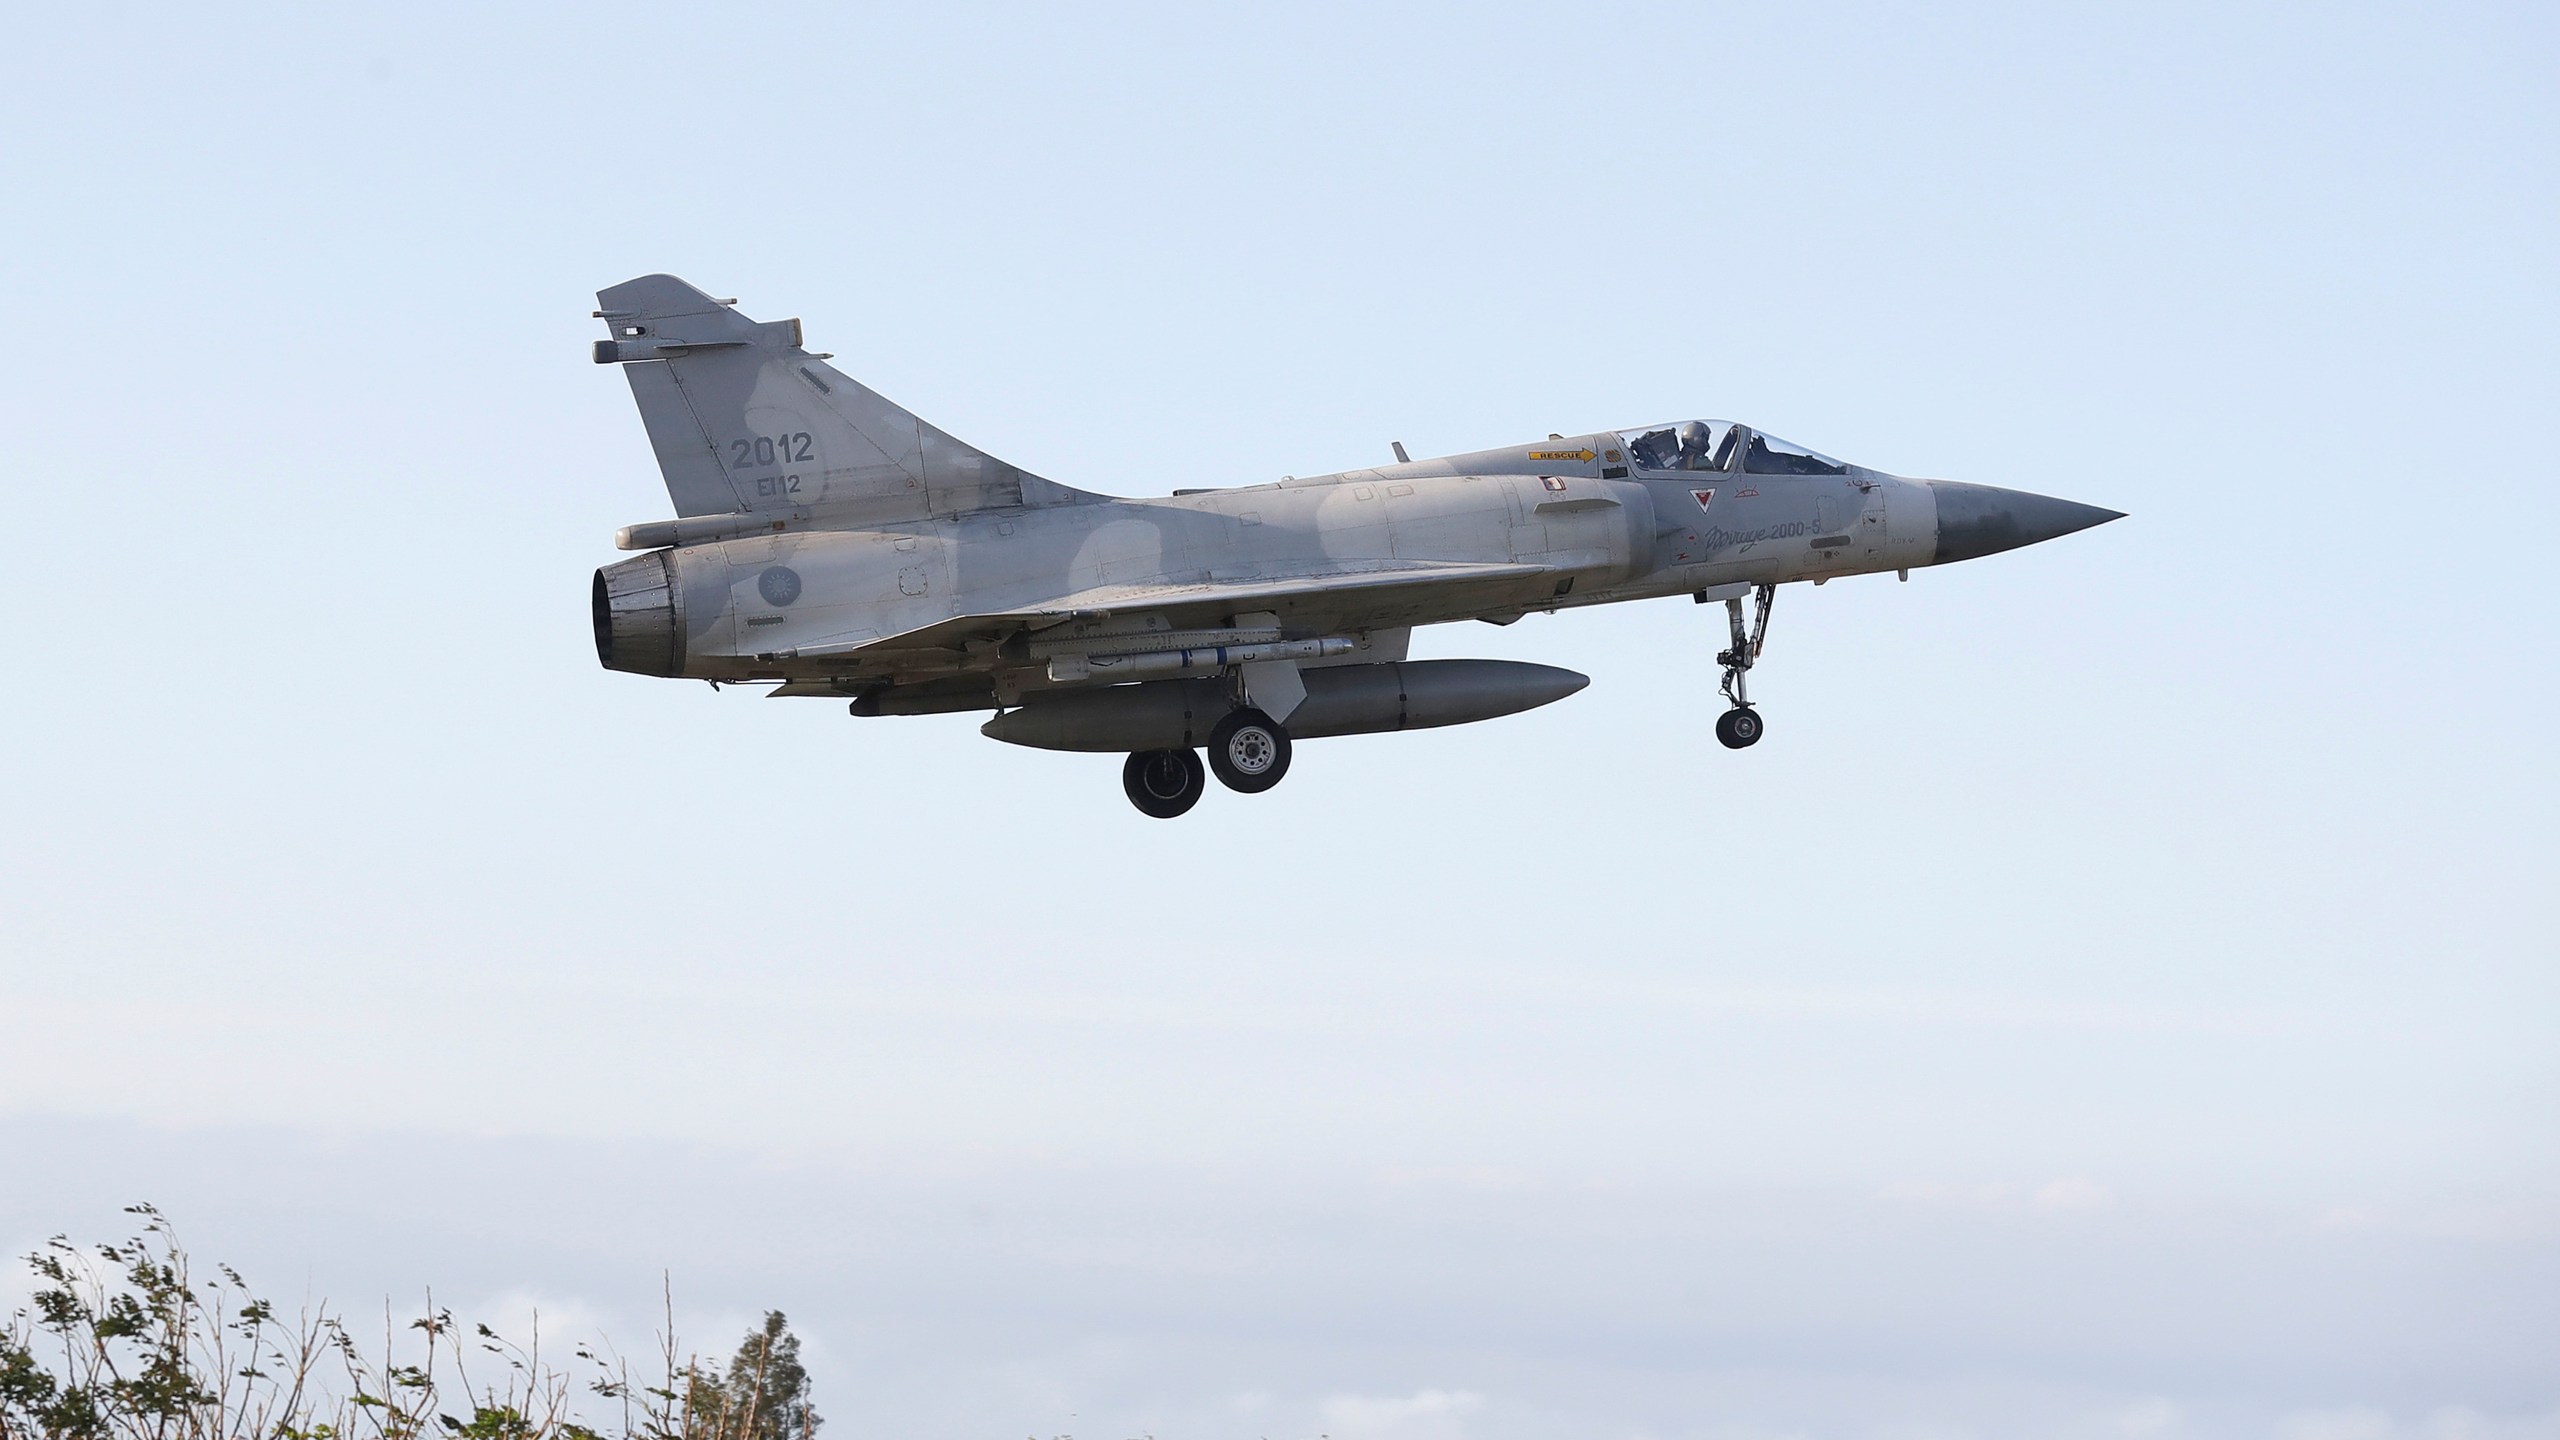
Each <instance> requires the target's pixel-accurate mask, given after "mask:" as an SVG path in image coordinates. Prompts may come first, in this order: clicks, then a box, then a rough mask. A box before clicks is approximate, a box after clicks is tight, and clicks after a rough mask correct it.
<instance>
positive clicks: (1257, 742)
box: [1209, 710, 1289, 795]
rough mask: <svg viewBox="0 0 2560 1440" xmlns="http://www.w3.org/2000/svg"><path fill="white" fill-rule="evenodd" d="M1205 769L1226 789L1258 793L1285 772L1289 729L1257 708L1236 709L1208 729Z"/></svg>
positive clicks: (1248, 793)
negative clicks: (1282, 726)
mask: <svg viewBox="0 0 2560 1440" xmlns="http://www.w3.org/2000/svg"><path fill="white" fill-rule="evenodd" d="M1209 768H1210V770H1211V771H1213V772H1215V773H1216V775H1217V777H1218V783H1219V784H1221V785H1224V786H1226V787H1227V788H1228V789H1230V790H1234V791H1237V792H1238V793H1240V794H1245V795H1259V794H1261V793H1262V792H1263V791H1265V790H1268V789H1270V788H1271V787H1272V786H1274V785H1277V784H1279V783H1280V777H1281V776H1283V775H1286V774H1288V773H1289V732H1288V731H1286V730H1283V729H1281V728H1280V722H1279V721H1277V720H1274V719H1272V718H1271V717H1270V716H1268V715H1265V714H1263V713H1262V712H1261V711H1259V710H1238V711H1236V712H1235V713H1234V714H1232V715H1229V716H1228V717H1227V718H1226V719H1224V720H1221V721H1219V722H1218V725H1217V728H1216V729H1214V730H1211V731H1210V732H1209Z"/></svg>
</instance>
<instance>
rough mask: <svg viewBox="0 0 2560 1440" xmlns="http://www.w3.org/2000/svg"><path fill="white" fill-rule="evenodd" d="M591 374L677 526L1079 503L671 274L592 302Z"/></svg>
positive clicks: (786, 333)
mask: <svg viewBox="0 0 2560 1440" xmlns="http://www.w3.org/2000/svg"><path fill="white" fill-rule="evenodd" d="M596 299H597V301H598V302H599V303H600V304H601V305H602V306H603V308H602V309H600V310H598V311H597V312H596V315H597V318H599V319H601V320H603V321H604V322H605V323H606V325H607V326H608V327H610V328H611V330H612V332H613V338H612V339H610V340H599V341H597V342H596V363H597V364H599V365H612V364H620V365H621V366H622V370H623V374H625V375H626V376H628V377H629V378H630V380H631V395H632V398H633V399H635V400H637V401H639V402H640V419H641V421H642V422H643V423H644V424H646V425H647V426H648V427H649V444H650V446H651V448H653V449H655V450H656V451H657V452H658V468H659V469H660V470H661V471H663V472H665V474H666V478H667V494H668V495H669V496H670V497H671V498H672V499H673V500H674V501H675V506H676V513H677V514H678V515H680V516H681V515H722V514H729V513H732V512H736V511H758V510H812V509H820V508H823V509H825V510H827V511H828V512H829V513H831V514H839V515H843V516H844V517H846V518H849V519H858V520H862V521H866V522H871V521H891V520H909V519H921V518H923V517H924V516H927V515H953V514H959V513H963V512H966V511H971V510H990V509H1000V508H1008V507H1013V506H1021V505H1034V506H1037V505H1064V504H1072V503H1074V502H1076V501H1078V500H1083V499H1086V498H1089V497H1087V496H1086V495H1085V493H1084V492H1083V491H1079V490H1072V489H1069V488H1068V487H1066V486H1064V485H1059V484H1056V483H1055V482H1053V481H1048V480H1043V479H1041V478H1040V477H1039V476H1037V475H1033V474H1030V473H1029V472H1027V471H1024V470H1021V469H1017V468H1016V467H1014V466H1011V465H1008V464H1006V463H1004V462H1003V461H1001V460H998V459H996V458H995V457H994V456H992V455H989V454H987V453H986V452H985V451H983V450H979V449H977V448H975V447H974V446H970V445H964V444H962V443H961V442H960V441H958V440H955V439H953V438H952V437H951V436H949V435H946V434H944V433H943V432H942V431H940V430H937V429H935V428H934V427H932V426H931V425H928V424H926V423H924V422H923V421H922V420H919V419H917V418H916V417H915V416H913V415H911V414H908V413H907V412H906V411H904V410H901V409H899V408H898V407H897V406H895V405H892V404H890V403H889V402H888V401H887V400H884V399H882V398H881V397H880V396H879V395H878V394H877V393H876V392H874V391H872V390H870V389H869V388H867V387H865V386H863V385H862V384H860V383H858V382H856V381H854V380H852V379H849V378H847V377H846V376H845V375H844V374H843V373H842V372H841V371H839V370H837V369H836V368H835V367H834V366H832V365H829V364H827V363H826V360H827V357H825V356H824V355H812V354H810V353H809V352H808V351H806V350H803V349H801V348H800V322H799V321H797V320H774V321H763V322H759V321H755V320H750V319H748V318H747V317H746V316H744V315H741V314H739V313H738V312H737V311H736V310H735V309H732V308H731V305H730V302H728V301H725V300H714V299H712V298H711V297H710V296H708V295H705V294H704V293H702V292H701V291H699V290H696V289H695V288H693V287H692V286H691V285H688V284H686V283H685V282H683V281H682V280H679V279H677V278H675V277H674V276H672V275H644V276H641V277H640V278H639V279H637V280H626V281H624V282H623V283H621V284H619V285H616V286H614V287H613V288H611V289H609V290H604V291H600V292H598V293H597V295H596Z"/></svg>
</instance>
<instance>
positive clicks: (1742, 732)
mask: <svg viewBox="0 0 2560 1440" xmlns="http://www.w3.org/2000/svg"><path fill="white" fill-rule="evenodd" d="M1716 738H1717V739H1718V740H1721V741H1723V742H1724V748H1726V749H1727V750H1739V749H1741V748H1742V747H1744V746H1746V745H1751V744H1756V743H1758V741H1759V739H1760V712H1759V711H1757V710H1739V709H1737V710H1727V711H1726V712H1724V713H1723V714H1722V715H1719V716H1717V717H1716Z"/></svg>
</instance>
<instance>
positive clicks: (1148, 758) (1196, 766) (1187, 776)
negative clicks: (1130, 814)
mask: <svg viewBox="0 0 2560 1440" xmlns="http://www.w3.org/2000/svg"><path fill="white" fill-rule="evenodd" d="M1120 788H1121V789H1123V790H1126V791H1128V792H1129V803H1130V804H1132V805H1135V806H1137V807H1138V808H1139V809H1140V810H1143V811H1145V812H1146V813H1147V814H1149V815H1153V816H1154V817H1156V818H1157V819H1159V820H1170V819H1172V818H1173V817H1174V816H1176V815H1179V814H1181V813H1182V812H1184V811H1186V810H1188V809H1190V808H1191V807H1192V806H1194V805H1197V804H1199V803H1200V794H1201V792H1202V791H1204V790H1207V789H1208V788H1209V773H1208V772H1207V771H1206V770H1203V769H1202V768H1201V767H1200V757H1199V756H1197V755H1194V754H1192V753H1191V752H1190V751H1188V750H1141V751H1139V752H1138V753H1137V754H1135V755H1132V756H1130V757H1129V758H1128V760H1127V761H1126V762H1125V763H1123V764H1122V765H1121V767H1120Z"/></svg>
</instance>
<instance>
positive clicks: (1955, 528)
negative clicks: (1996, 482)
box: [1929, 480, 2124, 565]
mask: <svg viewBox="0 0 2560 1440" xmlns="http://www.w3.org/2000/svg"><path fill="white" fill-rule="evenodd" d="M1929 489H1930V491H1931V492H1932V493H1933V494H1935V495H1936V496H1937V498H1938V550H1937V553H1936V554H1935V555H1932V556H1931V557H1930V558H1929V563H1930V564H1932V565H1945V564H1950V563H1952V562H1954V561H1957V560H1971V559H1973V558H1974V557H1976V556H1979V555H1997V554H1999V553H2000V552H2001V551H2003V550H2015V549H2017V548H2018V547H2019V546H2021V545H2033V544H2035V543H2036V542H2037V541H2039V540H2050V539H2052V538H2054V537H2055V536H2057V535H2068V534H2070V533H2071V532H2072V531H2074V530H2086V529H2088V528H2089V527H2090V526H2092V525H2104V524H2106V523H2107V522H2108V521H2110V520H2121V519H2123V518H2124V512H2123V511H2121V510H2109V509H2105V508H2103V507H2101V506H2097V505H2083V504H2081V503H2080V502H2079V501H2077V500H2057V499H2055V498H2054V497H2052V496H2050V495H2037V494H2034V493H2032V492H2030V491H2026V490H2002V489H2000V488H1999V487H1997V486H1993V485H1963V484H1958V483H1957V482H1955V481H1953V480H1932V481H1930V482H1929Z"/></svg>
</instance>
